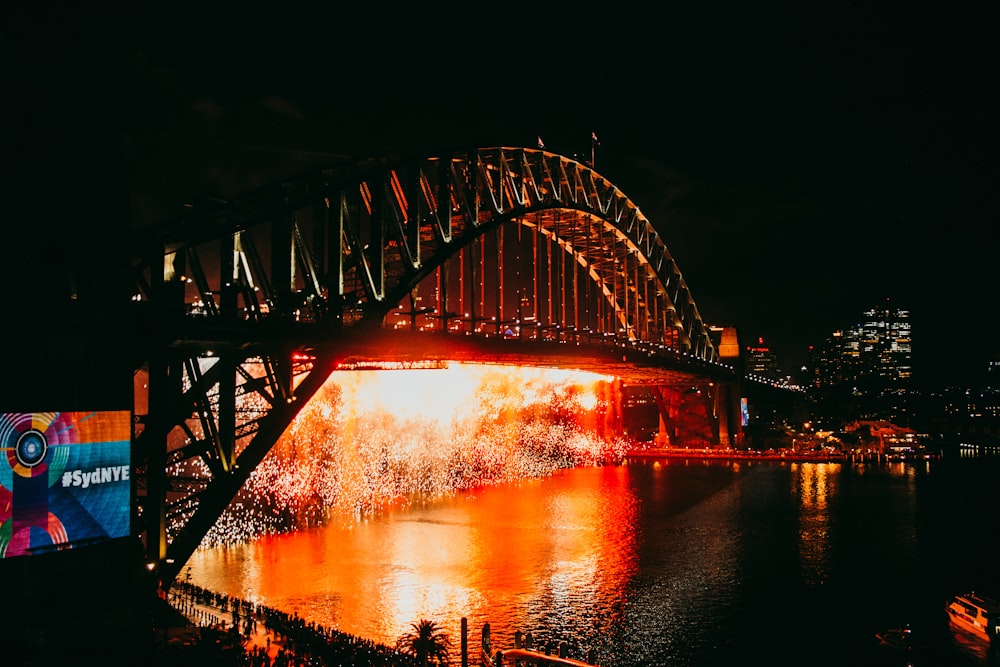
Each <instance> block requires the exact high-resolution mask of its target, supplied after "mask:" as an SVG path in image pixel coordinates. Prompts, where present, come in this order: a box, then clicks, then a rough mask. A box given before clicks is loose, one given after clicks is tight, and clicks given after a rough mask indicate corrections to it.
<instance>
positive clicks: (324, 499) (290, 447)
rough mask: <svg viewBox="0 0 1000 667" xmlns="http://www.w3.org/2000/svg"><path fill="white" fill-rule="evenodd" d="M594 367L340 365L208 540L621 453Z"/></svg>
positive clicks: (228, 539)
mask: <svg viewBox="0 0 1000 667" xmlns="http://www.w3.org/2000/svg"><path fill="white" fill-rule="evenodd" d="M608 381H609V378H606V377H604V376H600V375H595V374H591V373H583V372H572V371H556V370H547V369H538V368H521V367H497V366H476V365H465V364H456V365H452V366H449V367H448V368H447V369H435V370H405V371H377V372H372V371H338V372H335V373H334V374H333V375H331V376H330V378H329V379H328V380H327V382H326V384H325V385H324V386H323V388H322V389H321V390H320V391H319V392H318V393H317V394H316V396H315V397H313V399H312V400H311V401H310V402H309V403H308V404H307V405H306V406H305V407H304V408H303V409H302V411H301V412H300V413H299V415H298V416H297V417H296V418H295V420H294V421H293V423H292V424H291V426H290V427H289V429H288V430H287V431H286V432H285V433H284V434H283V435H282V437H281V438H280V439H279V441H278V442H277V443H276V444H275V446H274V448H273V449H272V451H271V452H270V453H269V454H268V456H267V457H266V458H265V459H264V461H262V462H261V464H260V465H259V466H258V467H257V469H256V470H255V471H254V473H253V474H252V475H251V477H250V479H249V480H248V482H247V484H246V485H245V487H244V488H243V489H242V490H241V492H240V494H239V495H238V496H237V498H236V499H235V500H234V501H233V503H232V504H231V505H230V507H229V508H228V510H227V511H226V512H225V513H224V515H223V516H222V517H221V518H220V520H219V521H218V523H217V524H216V525H215V527H214V528H213V529H212V530H211V531H210V532H209V533H208V534H207V535H206V537H205V540H204V541H203V542H202V545H203V546H215V545H219V544H232V543H237V542H242V541H247V540H250V539H253V538H255V537H257V536H260V535H262V534H266V533H274V532H283V531H288V530H295V529H299V528H303V527H308V526H310V525H317V524H320V523H323V522H326V521H329V520H331V519H333V518H338V519H341V520H356V519H357V518H359V517H361V516H364V515H366V514H370V513H372V512H376V511H378V510H379V509H380V508H384V507H387V506H389V505H392V504H405V503H407V502H410V501H412V500H413V499H415V498H427V497H433V496H435V495H440V494H451V493H455V492H458V491H463V490H467V489H472V488H476V487H481V486H486V485H491V484H498V483H505V482H510V481H513V480H516V479H523V478H537V477H543V476H546V475H549V474H552V473H553V472H554V471H556V470H558V469H560V468H566V467H571V466H581V465H598V464H601V463H604V462H606V461H609V460H619V459H621V458H622V457H623V456H624V454H625V451H626V443H625V441H624V440H623V439H621V438H617V437H616V438H605V437H603V436H601V435H600V434H599V433H598V431H597V430H596V429H594V428H593V425H594V424H596V423H599V421H600V420H599V418H598V417H599V414H600V413H601V411H602V410H604V409H605V408H606V407H607V406H605V405H604V401H603V400H602V397H603V391H602V389H601V385H602V383H604V384H606V383H607V382H608Z"/></svg>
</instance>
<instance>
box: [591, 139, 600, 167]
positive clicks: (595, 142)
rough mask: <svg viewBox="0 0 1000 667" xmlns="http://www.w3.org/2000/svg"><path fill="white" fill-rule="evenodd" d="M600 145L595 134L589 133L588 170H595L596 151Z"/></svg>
mask: <svg viewBox="0 0 1000 667" xmlns="http://www.w3.org/2000/svg"><path fill="white" fill-rule="evenodd" d="M600 145H601V142H600V141H598V140H597V133H596V132H593V131H591V133H590V168H591V169H597V160H596V159H595V156H596V153H597V151H596V149H597V147H598V146H600Z"/></svg>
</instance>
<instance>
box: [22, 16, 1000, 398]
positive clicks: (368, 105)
mask: <svg viewBox="0 0 1000 667" xmlns="http://www.w3.org/2000/svg"><path fill="white" fill-rule="evenodd" d="M334 4H339V3H334ZM415 4H416V3H415ZM839 4H840V5H843V6H830V7H829V8H820V7H817V6H813V5H808V4H807V5H802V6H801V7H798V6H789V7H777V6H773V7H770V8H764V9H762V8H761V7H760V6H757V5H754V6H753V7H752V8H751V7H750V6H749V5H747V6H737V7H741V8H735V7H733V6H727V5H725V4H719V3H716V4H709V3H699V5H700V8H697V9H695V8H687V9H684V10H678V9H670V8H665V7H661V6H656V8H655V9H649V10H648V11H640V10H631V9H629V5H628V4H622V3H611V4H609V5H607V6H606V7H603V8H598V9H589V8H585V5H579V6H578V7H577V6H568V7H569V8H568V9H562V10H558V11H556V10H546V9H543V8H540V7H537V6H534V5H531V4H528V5H513V4H511V3H500V4H497V3H492V4H472V3H464V4H461V5H456V6H455V7H447V6H444V5H437V4H435V7H438V9H433V10H432V9H428V8H427V7H425V6H423V5H421V6H413V7H411V8H410V9H408V10H405V11H403V12H399V11H397V10H394V9H390V7H389V6H386V5H382V4H379V5H376V4H375V3H366V4H365V5H362V8H354V9H350V10H344V9H342V8H336V7H335V8H330V9H323V10H319V9H315V8H313V7H312V6H311V5H303V8H302V9H300V10H298V11H295V10H293V9H290V7H294V5H288V4H282V5H280V9H279V6H278V5H275V6H274V7H273V8H272V9H271V10H270V13H267V12H260V11H257V10H251V9H249V7H250V6H249V5H246V6H244V7H242V8H238V9H236V10H235V11H233V12H223V11H221V10H206V9H204V8H200V9H198V10H197V11H193V12H191V11H184V10H182V9H179V8H178V7H175V6H173V5H171V6H170V7H169V13H167V12H166V11H165V12H164V13H163V14H162V15H153V14H148V13H147V14H146V15H141V16H140V15H131V16H130V15H118V14H116V15H110V14H108V15H104V16H95V15H93V14H90V13H86V14H85V13H82V10H73V11H70V10H65V9H64V10H50V11H49V12H48V14H47V15H46V14H45V13H43V10H37V11H33V12H25V15H24V16H8V17H7V18H5V19H4V28H3V33H2V37H3V40H4V48H5V51H4V55H5V61H6V62H5V65H4V67H5V70H4V71H5V72H6V74H7V81H8V86H9V87H10V88H9V89H12V90H13V91H14V94H12V95H11V96H10V97H9V98H8V99H9V100H11V101H12V103H11V104H9V105H8V108H7V110H6V112H7V113H8V118H7V123H8V127H11V126H13V125H14V124H15V123H16V124H18V125H20V126H22V127H23V128H24V129H23V130H19V131H18V132H15V133H13V134H12V136H8V137H7V143H8V148H9V147H10V143H11V142H13V148H14V150H15V151H17V153H16V154H19V155H21V156H23V158H24V161H25V162H26V163H27V164H28V167H26V168H25V173H29V174H33V175H34V176H37V175H40V174H41V175H44V176H45V178H46V179H49V180H51V179H52V178H53V177H54V176H55V175H56V174H57V173H66V172H67V171H72V170H79V169H80V168H81V167H82V168H83V169H84V170H87V171H88V172H90V171H92V170H94V169H97V170H104V172H106V173H107V175H108V177H107V178H97V177H95V176H94V175H93V173H90V175H89V176H88V177H87V178H84V179H83V180H79V179H78V181H77V184H76V185H70V186H63V187H69V188H70V191H69V194H70V195H73V196H74V197H75V199H76V200H78V201H84V202H86V203H87V205H88V206H92V207H95V208H101V207H103V208H105V209H106V210H107V211H118V212H120V216H117V217H116V216H115V215H111V216H108V215H101V216H89V217H86V220H85V224H84V228H85V229H88V230H90V232H93V233H95V234H100V233H101V232H103V231H104V230H105V227H106V226H108V225H113V224H115V223H113V222H109V220H111V221H114V220H122V221H124V222H123V223H120V224H123V225H124V226H133V227H134V226H141V225H146V224H151V223H154V222H158V221H161V220H164V219H167V218H170V217H173V216H175V215H177V214H179V213H180V212H181V211H182V210H183V205H184V204H185V203H189V202H192V201H197V200H198V198H202V197H220V198H223V199H224V198H227V197H230V196H233V195H236V194H239V193H241V192H244V191H246V190H248V189H250V188H252V187H255V186H257V185H262V184H264V183H270V182H273V181H276V180H279V179H281V178H282V177H286V176H292V175H295V174H298V173H301V172H303V171H304V170H306V169H309V168H313V167H319V166H330V165H334V164H336V163H338V162H340V161H342V160H343V159H345V158H347V157H352V156H353V157H367V156H381V155H413V154H418V153H430V154H433V153H436V152H439V151H443V150H448V149H452V148H466V147H470V146H482V147H487V146H495V145H506V146H527V147H534V146H535V145H536V142H537V137H541V138H542V139H543V140H544V142H545V146H546V149H547V150H551V151H554V152H559V153H562V154H565V155H570V156H572V155H579V157H580V158H581V159H588V160H589V158H590V147H591V144H590V136H591V133H592V132H594V133H596V134H597V136H598V138H599V140H600V146H599V147H598V149H597V153H596V168H597V170H598V171H599V172H601V173H602V174H603V175H605V176H606V177H607V178H609V179H610V180H611V181H612V182H613V183H615V184H616V185H617V186H618V187H619V188H620V189H621V191H622V192H624V193H625V194H626V195H627V196H629V197H630V198H631V199H632V201H634V202H635V203H636V204H637V205H638V206H639V207H640V209H641V210H642V211H643V213H644V214H645V215H646V217H647V218H648V219H650V220H651V221H652V222H653V224H654V225H655V226H656V227H657V228H658V229H659V230H660V232H661V235H662V237H663V239H664V241H665V243H666V245H667V247H668V249H669V250H670V252H671V254H672V255H673V256H674V258H675V259H676V260H677V262H678V265H679V267H680V269H681V271H682V273H683V274H684V277H685V280H686V282H687V283H688V285H689V287H690V288H691V290H692V293H693V295H694V298H695V301H696V303H697V305H698V308H699V310H700V312H701V315H702V317H703V319H705V320H706V321H707V322H709V323H712V324H727V325H735V326H736V327H737V328H738V330H739V332H740V335H741V339H742V342H744V343H749V342H750V341H751V340H753V339H755V338H756V337H758V336H763V337H764V338H765V339H766V340H768V341H769V342H771V343H772V345H773V346H774V347H775V348H776V349H777V351H778V353H779V357H780V358H781V360H782V362H783V365H784V366H785V367H786V368H785V370H787V371H791V370H793V368H794V367H795V366H797V365H798V364H800V363H801V362H802V361H803V360H804V353H805V350H806V348H807V346H808V345H809V344H812V343H818V342H820V341H821V340H822V339H823V338H825V337H826V336H827V335H828V334H830V333H831V332H832V331H834V330H835V329H838V328H841V327H844V326H848V325H850V324H853V323H854V322H855V321H857V320H858V319H859V318H860V315H861V312H862V311H863V310H865V309H867V308H868V307H871V306H874V305H880V304H883V303H885V302H886V300H889V302H890V303H891V304H895V305H897V306H899V307H903V308H907V309H909V310H910V311H911V313H912V322H913V327H914V347H915V352H914V362H915V367H916V371H917V374H918V377H921V378H922V379H924V380H926V381H927V383H928V384H930V385H940V384H942V383H947V382H965V381H967V380H969V379H970V378H973V377H974V376H975V373H977V372H979V371H981V370H982V369H983V367H984V364H985V361H986V360H987V359H988V358H989V357H990V356H992V355H993V354H996V353H997V352H1000V337H998V335H997V331H998V330H1000V315H998V313H1000V296H998V290H997V289H996V287H997V277H996V276H997V273H996V261H995V260H996V256H997V250H996V240H997V234H996V232H995V225H996V223H997V217H998V203H997V196H996V187H997V186H996V184H997V176H998V169H997V163H996V156H997V154H998V153H997V149H998V148H1000V141H998V131H997V128H996V119H997V118H1000V113H998V109H997V102H996V99H995V89H996V85H997V81H1000V77H998V73H1000V72H998V69H1000V58H998V54H997V50H996V46H995V43H996V42H995V39H994V37H993V35H991V34H990V32H989V31H990V27H991V26H992V25H993V24H992V23H991V22H990V21H989V20H988V17H987V16H986V15H985V14H982V15H979V14H977V13H976V12H973V11H971V10H965V9H962V10H959V9H948V10H941V9H938V10H935V11H938V12H943V13H930V12H929V11H927V13H918V12H917V10H915V9H914V8H912V7H908V8H906V11H905V12H899V11H897V10H893V11H890V10H888V9H884V10H882V9H877V8H875V6H874V4H873V3H860V4H859V3H839ZM651 7H652V6H651ZM949 7H952V5H949ZM278 12H280V13H278ZM11 81H13V83H11ZM36 147H44V148H45V149H46V150H45V151H44V152H42V151H40V150H36ZM37 180H38V179H37V178H34V177H32V178H25V179H24V180H23V182H21V181H17V180H15V181H8V184H9V185H12V186H13V187H17V188H23V187H28V188H29V192H34V193H37V194H39V195H42V193H44V192H48V191H49V190H48V188H47V187H42V186H40V185H38V184H37ZM95 187H96V188H104V190H103V191H101V192H100V193H99V194H97V193H95V192H94V189H95ZM73 188H75V190H73ZM119 226H120V225H119ZM116 230H117V227H116ZM21 233H23V234H28V232H21Z"/></svg>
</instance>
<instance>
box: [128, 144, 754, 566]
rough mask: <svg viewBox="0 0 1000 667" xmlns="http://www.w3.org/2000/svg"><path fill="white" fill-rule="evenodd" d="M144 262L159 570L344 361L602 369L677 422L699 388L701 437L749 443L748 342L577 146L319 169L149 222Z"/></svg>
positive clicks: (141, 283)
mask: <svg viewBox="0 0 1000 667" xmlns="http://www.w3.org/2000/svg"><path fill="white" fill-rule="evenodd" d="M134 257H135V261H134V268H135V273H136V277H137V285H138V290H137V295H136V301H137V303H136V308H137V311H138V312H139V314H140V316H139V317H140V322H141V323H142V324H141V327H142V328H141V333H140V336H139V338H140V340H141V341H142V342H143V343H144V346H143V349H142V350H140V352H141V358H140V359H138V360H137V362H136V367H137V368H141V369H142V370H141V371H140V373H139V375H138V376H137V383H136V385H137V393H136V406H135V411H136V418H137V423H138V426H137V433H136V438H135V445H136V446H135V452H136V457H137V459H138V465H139V466H140V467H142V468H143V471H144V475H141V476H140V477H141V478H142V479H144V481H145V486H144V488H141V489H140V498H139V510H140V513H141V516H142V519H143V521H144V524H145V527H146V547H147V551H148V555H149V557H150V558H151V560H152V561H153V562H156V563H158V566H159V567H160V568H161V576H162V579H163V581H164V582H169V581H170V580H172V579H173V578H174V577H175V576H176V574H177V572H178V570H179V568H180V567H181V566H182V565H183V563H184V562H185V561H186V560H187V559H188V557H189V556H190V555H191V553H193V551H194V549H195V548H196V547H197V545H198V544H199V542H200V541H201V539H202V537H203V536H204V535H205V533H206V532H207V531H208V530H209V529H210V528H211V526H212V525H213V524H214V523H215V521H216V520H217V519H218V517H219V516H220V515H221V514H222V512H223V511H224V509H225V508H226V506H227V505H228V504H229V502H230V501H231V500H232V498H233V497H234V496H235V494H236V492H237V491H238V490H239V488H240V487H241V486H242V485H243V483H244V482H245V481H246V479H247V477H248V476H249V474H250V473H251V472H252V471H253V469H254V468H255V467H256V466H257V464H258V463H260V461H261V460H262V459H263V458H264V456H265V455H266V454H267V452H268V451H269V450H270V448H271V447H272V446H273V445H274V443H275V442H276V441H277V440H278V438H279V436H280V435H281V434H282V433H283V432H284V431H285V429H286V427H287V426H288V425H289V423H290V422H291V420H292V419H293V417H294V416H295V415H296V413H297V412H298V411H299V410H300V408H301V407H302V406H303V405H304V404H305V403H306V402H308V401H309V399H310V398H311V397H312V396H313V395H314V393H315V392H316V391H317V390H318V389H319V388H320V387H321V386H322V384H323V383H324V382H325V380H326V379H327V378H328V376H329V374H330V373H331V372H332V371H334V370H336V369H337V368H349V367H357V365H358V364H366V363H367V364H373V363H376V362H379V363H384V362H408V363H421V362H433V361H434V360H435V359H437V360H451V361H478V362H494V363H514V364H521V365H524V364H538V365H546V366H563V367H572V368H581V369H585V370H594V371H598V372H601V373H604V374H607V375H615V376H617V377H620V378H622V381H624V382H630V383H640V382H641V383H645V384H648V385H651V386H655V387H657V402H658V403H660V410H661V414H662V415H663V418H664V419H665V421H667V422H669V421H670V420H671V419H672V418H674V417H676V415H677V414H678V412H679V411H683V410H687V409H689V407H690V399H688V398H687V396H688V395H689V394H690V391H689V389H690V388H691V387H697V388H698V392H697V393H698V394H699V395H700V396H702V398H701V399H700V402H699V404H698V406H697V407H692V408H690V409H693V410H696V411H700V414H701V416H702V417H703V421H704V428H701V429H699V431H700V433H701V435H700V436H699V437H701V438H703V439H704V440H706V441H707V444H710V445H711V444H720V443H722V444H731V443H733V442H734V441H735V440H736V439H737V438H738V436H739V430H740V426H739V419H738V405H737V404H736V400H735V399H736V397H738V396H739V393H738V381H739V378H738V376H737V373H736V372H735V370H734V367H733V365H732V364H733V363H734V361H735V358H736V357H737V356H738V349H736V344H735V340H733V341H731V343H729V344H725V345H723V344H720V342H719V340H718V339H717V338H713V335H712V331H710V328H709V327H708V326H707V325H706V324H705V322H703V321H702V319H701V316H700V314H699V312H698V309H697V307H696V306H695V302H694V300H693V298H692V296H691V292H690V290H689V289H688V286H687V285H686V284H685V282H684V279H683V276H682V274H681V272H680V270H679V269H678V266H677V264H676V262H675V261H674V259H673V258H672V257H671V255H670V253H669V252H668V251H667V247H666V245H665V244H664V242H663V240H662V239H661V238H660V236H659V234H658V233H657V232H656V231H655V229H654V228H653V225H652V224H651V223H650V221H649V220H647V219H646V218H645V217H644V216H643V215H642V213H641V212H640V211H639V209H638V208H637V207H636V206H635V205H634V204H633V203H632V202H631V201H630V200H629V199H628V197H626V196H625V195H624V194H623V193H622V192H620V191H619V190H618V189H617V188H616V187H615V186H614V185H613V184H612V183H610V182H609V181H607V180H606V179H605V178H603V177H602V176H601V175H600V174H598V173H597V172H595V171H593V170H592V169H590V168H589V167H588V166H586V165H584V164H581V163H579V162H576V161H574V160H572V159H569V158H566V157H564V156H560V155H556V154H553V153H547V152H543V151H538V150H529V149H522V148H492V149H478V150H470V151H468V152H465V153H460V154H452V155H441V156H435V157H428V158H422V159H413V160H408V161H399V162H391V161H365V162H358V163H353V164H350V165H346V166H341V167H338V168H335V169H330V170H324V171H317V172H314V173H311V174H307V175H305V176H303V177H301V178H299V179H295V180H289V181H285V182H282V183H280V184H276V185H274V186H272V187H268V188H265V189H261V190H259V191H257V192H254V193H250V194H248V195H246V196H244V197H241V198H239V199H235V200H232V201H228V202H217V203H215V204H213V205H212V206H209V207H197V208H193V209H191V211H190V214H189V215H187V216H185V217H184V218H182V219H179V220H176V221H173V222H171V223H168V224H166V225H164V226H162V227H158V228H156V229H149V230H144V231H143V232H142V233H141V234H140V237H139V238H137V239H136V246H135V251H134ZM416 341H419V342H416ZM727 348H728V349H727ZM147 386H148V391H146V390H145V388H146V387H147ZM672 416H673V417H672ZM673 433H674V437H680V436H679V432H678V431H677V430H676V429H675V430H674V431H673ZM192 464H197V465H192ZM195 468H197V469H198V470H199V474H198V475H192V474H191V471H192V469H195Z"/></svg>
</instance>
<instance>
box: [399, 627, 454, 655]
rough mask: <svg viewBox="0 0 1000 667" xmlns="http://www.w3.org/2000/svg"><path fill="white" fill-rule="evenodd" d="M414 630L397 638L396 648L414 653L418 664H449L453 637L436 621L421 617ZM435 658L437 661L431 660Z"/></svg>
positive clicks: (410, 653)
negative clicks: (449, 650)
mask: <svg viewBox="0 0 1000 667" xmlns="http://www.w3.org/2000/svg"><path fill="white" fill-rule="evenodd" d="M410 627H411V628H412V630H411V631H410V632H407V633H406V634H404V635H403V636H401V637H400V638H399V639H397V640H396V648H398V649H399V650H400V651H402V652H403V653H406V654H408V655H412V656H413V657H414V658H416V660H417V664H418V665H447V664H450V663H449V660H448V649H449V647H450V646H451V638H450V637H449V636H448V633H446V632H444V630H442V629H441V628H440V627H438V624H437V623H435V622H434V621H428V620H426V619H421V620H420V622H419V623H413V624H412V625H410ZM432 660H434V661H435V662H431V661H432Z"/></svg>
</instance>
